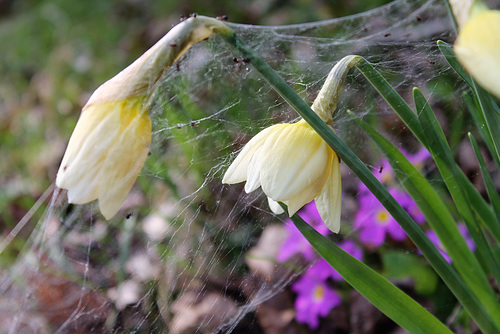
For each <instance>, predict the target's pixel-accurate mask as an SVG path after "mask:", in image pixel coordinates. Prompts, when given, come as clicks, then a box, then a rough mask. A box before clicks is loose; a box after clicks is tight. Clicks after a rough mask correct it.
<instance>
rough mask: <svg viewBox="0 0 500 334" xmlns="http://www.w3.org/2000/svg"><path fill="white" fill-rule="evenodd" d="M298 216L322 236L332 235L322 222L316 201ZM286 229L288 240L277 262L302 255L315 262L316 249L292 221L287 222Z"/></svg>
mask: <svg viewBox="0 0 500 334" xmlns="http://www.w3.org/2000/svg"><path fill="white" fill-rule="evenodd" d="M298 215H299V216H300V217H301V218H302V219H304V220H305V221H306V222H307V223H308V224H309V225H311V226H312V227H313V228H314V229H315V230H316V231H318V232H319V233H321V234H322V235H327V234H329V233H331V232H330V230H329V229H328V227H326V225H325V223H323V221H322V220H321V217H320V216H319V213H318V210H317V209H316V204H315V203H314V201H312V202H310V203H309V204H307V205H305V206H304V208H303V209H301V210H300V211H299V212H298ZM285 229H286V230H287V233H288V238H287V239H286V240H285V242H284V243H283V245H282V246H281V249H280V252H279V254H278V257H277V260H278V261H279V262H283V261H286V260H288V259H289V258H290V257H292V256H293V255H295V254H302V256H304V258H306V259H308V260H313V259H314V258H315V254H316V253H315V252H314V249H313V248H312V246H311V244H309V242H308V241H307V240H306V238H304V236H303V235H302V233H300V231H299V230H298V229H297V228H296V227H295V225H294V224H293V222H292V221H291V220H290V219H288V220H287V221H286V222H285Z"/></svg>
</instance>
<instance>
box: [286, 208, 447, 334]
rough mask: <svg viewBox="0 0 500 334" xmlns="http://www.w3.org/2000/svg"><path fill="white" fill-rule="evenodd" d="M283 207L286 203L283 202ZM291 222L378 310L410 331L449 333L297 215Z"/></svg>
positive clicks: (407, 298)
mask: <svg viewBox="0 0 500 334" xmlns="http://www.w3.org/2000/svg"><path fill="white" fill-rule="evenodd" d="M283 207H284V208H286V206H284V205H283ZM291 219H292V221H293V223H294V224H295V226H297V228H298V229H299V231H300V232H301V233H302V234H303V235H304V237H305V238H306V239H307V240H308V241H309V243H310V244H311V245H312V246H313V247H314V249H315V250H316V251H317V252H318V253H319V254H320V255H321V256H322V257H323V258H324V259H325V260H326V261H327V262H328V263H329V264H330V265H331V266H332V267H333V268H335V270H337V271H338V272H339V274H340V275H342V277H343V278H344V279H345V280H346V282H348V283H349V284H350V285H351V286H352V287H353V288H354V289H356V290H357V291H358V292H359V293H361V294H362V295H363V296H364V297H365V298H366V299H368V300H369V301H370V302H371V303H372V304H373V305H375V306H376V307H377V308H378V309H379V310H380V311H382V312H383V313H385V314H386V315H387V316H388V317H389V318H391V319H392V320H394V322H396V323H397V324H398V325H399V326H401V327H402V328H404V329H406V330H407V331H408V332H410V333H422V334H430V333H451V331H450V330H449V329H448V328H447V327H446V326H445V325H444V324H443V323H441V322H440V321H439V320H437V319H436V318H435V317H434V316H433V315H432V314H430V313H429V312H428V311H427V310H425V309H424V308H423V307H422V306H421V305H420V304H418V303H417V302H416V301H415V300H413V299H412V298H410V297H409V296H408V295H407V294H405V293H404V292H403V291H401V290H400V289H399V288H397V287H396V286H395V285H394V284H392V283H391V282H389V281H388V280H387V279H386V278H384V277H383V276H381V275H380V274H378V273H377V272H375V271H374V270H372V269H371V268H370V267H368V266H367V265H365V264H364V263H362V262H360V261H358V260H357V259H355V258H354V257H352V256H351V255H350V254H348V253H346V252H345V251H344V250H342V249H341V248H340V247H339V246H337V245H336V244H335V243H333V242H332V241H330V240H328V239H327V238H325V237H324V236H322V235H321V234H320V233H318V232H317V231H316V230H314V229H313V228H312V227H311V226H309V225H308V224H307V223H306V222H305V221H304V220H302V218H300V216H299V215H297V214H295V215H293V216H292V217H291Z"/></svg>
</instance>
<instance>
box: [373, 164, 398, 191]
mask: <svg viewBox="0 0 500 334" xmlns="http://www.w3.org/2000/svg"><path fill="white" fill-rule="evenodd" d="M376 167H377V170H375V171H374V174H375V177H376V178H377V179H378V180H379V181H380V182H381V183H382V184H385V185H388V184H390V183H392V182H393V180H394V171H393V170H392V167H391V164H390V163H389V161H387V160H385V159H384V160H382V161H380V162H379V163H378V164H377V165H376Z"/></svg>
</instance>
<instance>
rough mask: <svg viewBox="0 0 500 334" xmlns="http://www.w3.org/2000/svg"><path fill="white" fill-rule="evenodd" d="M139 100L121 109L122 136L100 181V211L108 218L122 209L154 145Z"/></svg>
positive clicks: (107, 160)
mask: <svg viewBox="0 0 500 334" xmlns="http://www.w3.org/2000/svg"><path fill="white" fill-rule="evenodd" d="M141 108H142V103H141V102H140V101H136V102H134V103H133V104H131V105H127V106H126V107H125V108H122V109H121V113H122V115H121V117H120V123H119V124H116V126H117V127H120V129H121V130H120V136H119V137H118V138H117V139H116V141H115V142H114V143H113V145H112V146H111V147H110V149H109V151H108V155H107V156H106V160H105V162H104V164H103V166H102V172H101V175H100V181H99V208H100V210H101V213H102V214H103V216H104V217H106V219H110V218H112V217H113V216H114V215H115V214H116V213H117V212H118V210H119V209H120V206H121V205H122V203H123V201H124V200H125V198H126V197H127V195H128V193H129V192H130V189H131V188H132V186H133V184H134V182H135V180H136V179H137V175H139V172H140V171H141V169H142V166H143V165H144V162H145V160H146V158H147V156H148V153H149V146H150V144H151V120H150V118H149V116H148V115H147V113H145V112H144V111H142V110H141Z"/></svg>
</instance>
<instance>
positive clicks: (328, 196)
mask: <svg viewBox="0 0 500 334" xmlns="http://www.w3.org/2000/svg"><path fill="white" fill-rule="evenodd" d="M314 201H315V202H316V207H317V208H318V213H319V215H320V217H321V219H323V221H324V222H325V224H326V226H327V227H328V228H329V229H330V230H331V231H332V232H334V233H339V231H340V211H341V206H342V179H341V177H340V162H339V159H338V157H337V155H336V154H334V155H333V161H332V167H331V169H330V175H329V177H328V179H327V180H326V183H325V185H324V186H323V189H322V190H321V192H320V193H319V195H318V197H316V198H315V200H314Z"/></svg>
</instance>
